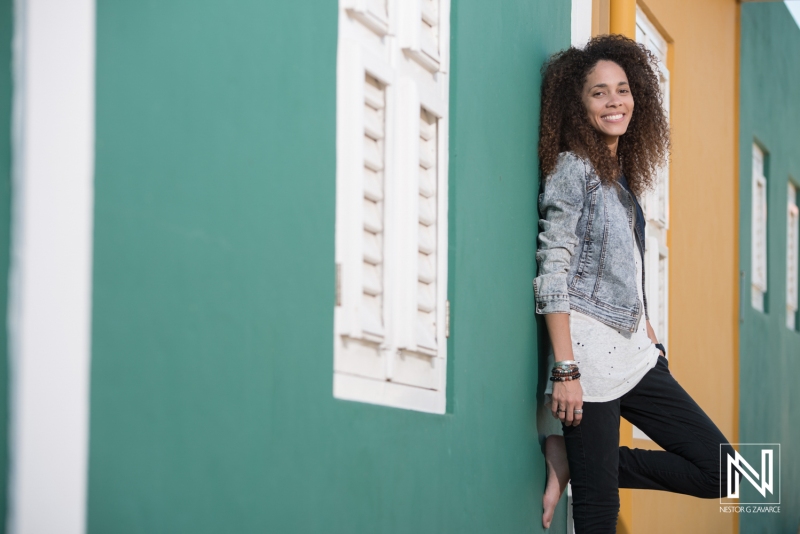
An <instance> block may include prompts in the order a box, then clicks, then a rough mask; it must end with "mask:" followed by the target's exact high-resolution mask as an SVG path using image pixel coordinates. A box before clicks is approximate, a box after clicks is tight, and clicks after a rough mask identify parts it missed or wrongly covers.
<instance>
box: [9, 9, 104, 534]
mask: <svg viewBox="0 0 800 534" xmlns="http://www.w3.org/2000/svg"><path fill="white" fill-rule="evenodd" d="M14 8H15V30H14V31H15V38H14V125H13V133H14V135H13V158H14V169H13V187H12V191H13V198H12V245H11V246H12V251H11V275H10V287H9V360H10V361H9V365H10V383H11V385H10V387H11V415H10V417H11V422H10V437H9V441H10V456H11V458H10V475H9V490H10V491H9V514H8V525H7V529H8V532H9V533H11V534H27V533H31V534H33V533H42V532H59V533H60V534H79V533H82V532H84V531H85V530H86V494H87V491H86V490H87V464H88V440H89V361H90V345H91V335H90V332H91V287H92V224H93V204H94V192H93V180H94V102H95V98H94V87H95V86H94V69H95V3H94V0H61V1H52V0H16V1H15V5H14Z"/></svg>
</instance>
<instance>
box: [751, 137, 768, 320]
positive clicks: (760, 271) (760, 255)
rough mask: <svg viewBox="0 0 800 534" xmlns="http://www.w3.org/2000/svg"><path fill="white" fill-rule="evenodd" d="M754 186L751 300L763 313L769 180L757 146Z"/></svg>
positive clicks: (754, 158) (765, 281)
mask: <svg viewBox="0 0 800 534" xmlns="http://www.w3.org/2000/svg"><path fill="white" fill-rule="evenodd" d="M752 184H753V205H752V223H751V226H752V239H751V269H752V275H751V285H752V287H751V300H752V305H753V308H755V309H757V310H759V311H762V312H763V311H764V295H765V294H766V292H767V179H766V177H765V176H764V153H763V152H762V150H761V149H760V148H759V147H758V146H757V145H755V144H754V145H753V181H752Z"/></svg>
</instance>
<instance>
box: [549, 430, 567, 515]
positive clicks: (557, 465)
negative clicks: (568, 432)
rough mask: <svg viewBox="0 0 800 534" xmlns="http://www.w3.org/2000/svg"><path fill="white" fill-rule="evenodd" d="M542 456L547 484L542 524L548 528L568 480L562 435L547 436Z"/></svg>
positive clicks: (565, 448)
mask: <svg viewBox="0 0 800 534" xmlns="http://www.w3.org/2000/svg"><path fill="white" fill-rule="evenodd" d="M544 457H545V463H546V464H547V486H546V487H545V490H544V497H542V506H543V508H544V513H543V514H542V525H543V526H544V528H550V522H551V521H552V520H553V512H555V510H556V505H557V504H558V501H559V500H560V499H561V494H562V493H564V490H565V489H566V488H567V483H568V482H569V464H568V463H567V447H566V445H564V436H559V435H556V434H553V435H550V436H547V439H546V440H545V442H544Z"/></svg>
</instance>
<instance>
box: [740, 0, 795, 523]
mask: <svg viewBox="0 0 800 534" xmlns="http://www.w3.org/2000/svg"><path fill="white" fill-rule="evenodd" d="M741 9H742V15H741V16H742V18H741V108H740V109H741V111H740V113H741V115H740V116H741V123H740V140H739V142H740V159H739V165H740V192H741V194H740V202H741V206H740V209H741V217H740V222H739V235H740V243H741V247H740V265H741V266H742V269H743V270H744V271H745V278H744V287H743V288H742V289H743V291H742V299H743V302H742V312H743V319H744V320H743V322H742V324H741V328H740V406H741V408H740V423H739V424H740V431H739V441H740V442H743V443H747V442H761V443H780V444H781V451H782V464H781V502H782V503H783V506H782V507H781V513H780V514H741V516H740V524H741V528H740V530H741V532H759V533H760V532H765V533H766V532H795V531H796V530H797V528H798V524H800V509H798V508H797V507H796V506H794V505H796V504H797V503H800V459H798V458H797V456H796V455H797V451H798V450H800V427H798V425H797V421H798V419H797V406H800V388H798V387H797V380H798V377H800V333H798V332H796V331H794V332H793V331H791V330H789V329H788V328H787V327H786V315H785V313H786V312H785V306H786V301H785V294H786V201H787V199H786V183H787V179H788V178H789V176H791V177H793V179H794V183H795V184H796V185H800V89H799V88H800V28H798V27H797V24H796V23H795V21H794V19H792V17H791V15H790V14H789V12H788V10H787V9H786V6H785V5H784V4H783V3H754V4H742V6H741ZM754 141H756V142H758V143H759V144H760V145H761V146H762V147H763V148H764V149H765V150H766V151H767V153H768V155H767V161H766V166H765V172H766V175H767V195H768V196H767V212H768V227H767V239H768V241H767V254H768V264H767V265H768V273H767V277H768V278H767V290H768V293H767V308H766V313H761V312H758V311H756V310H754V309H753V308H752V306H751V305H750V270H751V267H750V252H751V234H750V232H751V229H750V228H751V226H750V224H751V211H752V209H751V205H752V193H751V190H752V188H751V180H752V171H751V169H752V156H751V153H752V144H753V142H754ZM767 365H769V366H770V367H766V366H767ZM743 488H744V489H743V493H742V495H743V497H747V495H748V492H749V493H750V495H751V496H752V497H755V496H756V495H757V493H756V492H755V490H754V489H753V488H752V487H751V486H750V485H749V484H746V483H745V484H743ZM759 497H760V495H759ZM742 501H743V502H744V501H745V499H744V498H743V499H742ZM749 501H753V499H749Z"/></svg>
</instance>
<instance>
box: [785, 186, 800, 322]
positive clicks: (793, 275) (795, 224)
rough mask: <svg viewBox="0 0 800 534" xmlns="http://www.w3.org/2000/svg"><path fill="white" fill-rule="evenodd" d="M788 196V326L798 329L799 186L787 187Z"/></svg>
mask: <svg viewBox="0 0 800 534" xmlns="http://www.w3.org/2000/svg"><path fill="white" fill-rule="evenodd" d="M786 195H787V197H788V202H787V210H786V326H787V327H788V328H790V329H791V330H796V329H797V305H798V302H797V300H798V296H797V293H798V287H797V285H798V284H797V278H798V272H797V271H798V269H799V268H800V266H798V255H800V250H798V249H799V248H800V210H798V207H797V188H796V187H795V186H794V185H793V184H791V183H790V184H789V185H788V187H787V191H786Z"/></svg>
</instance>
